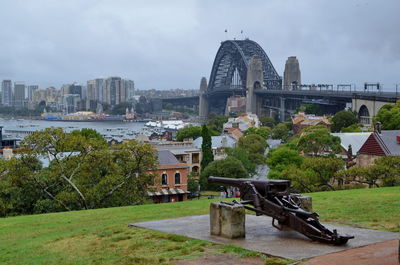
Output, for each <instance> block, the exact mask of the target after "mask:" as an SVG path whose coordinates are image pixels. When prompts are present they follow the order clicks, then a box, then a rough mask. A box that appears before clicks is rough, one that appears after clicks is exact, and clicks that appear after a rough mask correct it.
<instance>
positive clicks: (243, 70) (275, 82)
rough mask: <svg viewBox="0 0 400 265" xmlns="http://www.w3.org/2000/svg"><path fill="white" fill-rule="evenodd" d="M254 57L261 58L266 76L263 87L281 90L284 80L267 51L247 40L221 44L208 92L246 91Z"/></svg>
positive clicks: (229, 41)
mask: <svg viewBox="0 0 400 265" xmlns="http://www.w3.org/2000/svg"><path fill="white" fill-rule="evenodd" d="M254 56H255V57H258V58H260V59H261V62H262V69H263V76H264V82H263V84H262V87H263V88H265V89H269V90H271V89H273V90H281V89H282V78H281V77H280V76H279V75H278V73H277V72H276V70H275V68H274V66H273V65H272V63H271V61H270V59H269V58H268V56H267V54H266V53H265V51H264V50H263V49H262V48H261V46H260V45H259V44H258V43H256V42H255V41H252V40H249V39H245V40H227V41H223V42H222V43H221V46H220V47H219V49H218V52H217V54H216V56H215V59H214V63H213V67H212V70H211V75H210V79H209V83H208V88H207V92H208V93H212V92H216V91H226V90H238V89H241V90H246V79H247V69H248V65H249V61H250V59H251V58H252V57H254ZM234 75H237V77H235V76H234ZM235 80H236V83H235Z"/></svg>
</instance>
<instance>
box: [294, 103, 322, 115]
mask: <svg viewBox="0 0 400 265" xmlns="http://www.w3.org/2000/svg"><path fill="white" fill-rule="evenodd" d="M296 111H297V112H300V111H302V112H304V113H305V114H315V115H322V110H321V108H320V107H319V105H318V104H313V103H311V104H302V105H300V107H298V108H297V109H296Z"/></svg>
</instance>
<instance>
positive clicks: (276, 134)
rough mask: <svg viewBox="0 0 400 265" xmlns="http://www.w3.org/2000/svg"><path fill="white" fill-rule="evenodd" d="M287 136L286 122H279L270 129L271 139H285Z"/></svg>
mask: <svg viewBox="0 0 400 265" xmlns="http://www.w3.org/2000/svg"><path fill="white" fill-rule="evenodd" d="M288 138H289V127H288V126H287V124H286V123H279V124H278V125H276V126H275V127H274V128H273V129H272V139H281V140H283V141H286V140H287V139H288Z"/></svg>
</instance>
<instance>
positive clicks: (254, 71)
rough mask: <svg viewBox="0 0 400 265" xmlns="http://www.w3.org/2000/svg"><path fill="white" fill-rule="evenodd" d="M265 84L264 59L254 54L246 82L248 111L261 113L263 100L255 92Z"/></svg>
mask: <svg viewBox="0 0 400 265" xmlns="http://www.w3.org/2000/svg"><path fill="white" fill-rule="evenodd" d="M263 84H264V76H263V69H262V61H261V59H260V58H258V57H255V56H253V57H252V58H251V59H250V61H249V66H248V68H247V83H246V90H247V91H246V112H250V113H253V114H257V115H260V113H261V100H260V99H259V98H258V97H257V95H256V94H255V93H254V92H255V91H256V90H259V89H262V88H263Z"/></svg>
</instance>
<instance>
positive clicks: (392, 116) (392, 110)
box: [373, 100, 400, 130]
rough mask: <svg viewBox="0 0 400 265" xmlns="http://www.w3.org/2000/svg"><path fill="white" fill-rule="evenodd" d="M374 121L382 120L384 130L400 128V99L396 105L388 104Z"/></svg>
mask: <svg viewBox="0 0 400 265" xmlns="http://www.w3.org/2000/svg"><path fill="white" fill-rule="evenodd" d="M373 120H374V122H380V123H381V124H382V129H383V130H399V129H400V100H398V101H397V102H396V104H395V105H390V104H386V105H384V106H383V107H382V108H381V109H380V110H379V111H378V114H377V115H376V116H375V118H374V119H373Z"/></svg>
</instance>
